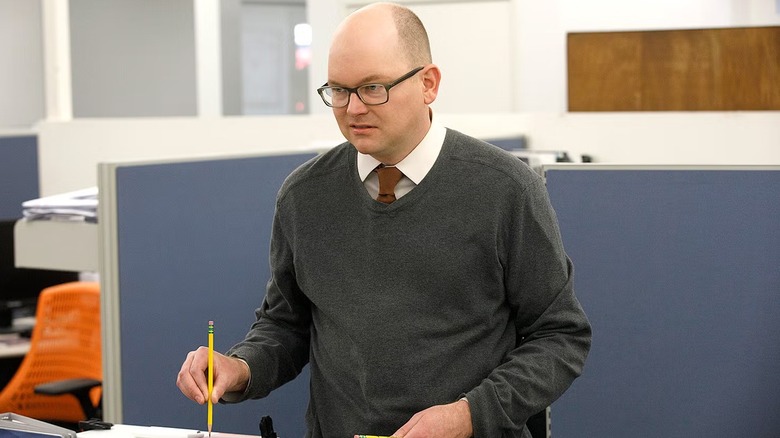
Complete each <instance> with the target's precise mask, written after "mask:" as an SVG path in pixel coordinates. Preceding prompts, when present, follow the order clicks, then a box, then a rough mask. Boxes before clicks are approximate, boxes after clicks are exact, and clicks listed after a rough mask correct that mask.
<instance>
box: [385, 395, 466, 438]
mask: <svg viewBox="0 0 780 438" xmlns="http://www.w3.org/2000/svg"><path fill="white" fill-rule="evenodd" d="M472 434H473V430H472V428H471V409H470V408H469V402H467V401H466V400H458V401H456V402H455V403H450V404H448V405H438V406H433V407H430V408H428V409H425V410H424V411H420V412H418V413H416V414H414V416H413V417H412V418H411V419H410V420H409V421H407V422H406V424H404V425H403V426H401V428H400V429H398V430H397V431H396V432H395V433H394V434H393V437H395V438H469V437H471V435H472Z"/></svg>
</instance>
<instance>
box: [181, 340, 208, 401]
mask: <svg viewBox="0 0 780 438" xmlns="http://www.w3.org/2000/svg"><path fill="white" fill-rule="evenodd" d="M207 368H208V348H206V347H199V348H198V349H197V350H195V351H190V352H189V353H188V354H187V358H186V359H185V360H184V363H183V364H182V366H181V369H180V370H179V374H178V375H177V376H176V386H177V387H178V388H179V390H180V391H181V392H182V394H184V395H185V396H186V397H187V398H189V399H190V400H193V401H194V402H196V403H198V404H204V403H206V398H207V397H208V395H207V393H208V382H207V381H206V370H207ZM214 368H215V369H216V368H217V367H216V366H214Z"/></svg>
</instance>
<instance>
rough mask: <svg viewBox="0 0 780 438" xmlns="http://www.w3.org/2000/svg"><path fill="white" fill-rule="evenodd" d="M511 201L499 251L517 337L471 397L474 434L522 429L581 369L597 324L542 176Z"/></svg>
mask: <svg viewBox="0 0 780 438" xmlns="http://www.w3.org/2000/svg"><path fill="white" fill-rule="evenodd" d="M519 199H520V200H519V201H518V200H517V199H514V200H512V201H509V202H510V203H509V204H508V205H514V207H512V208H509V209H508V213H507V214H508V216H509V217H508V218H507V220H506V227H505V228H506V229H505V230H503V232H502V237H501V238H499V241H500V242H503V243H499V250H500V253H501V254H505V256H504V257H505V259H504V260H502V263H503V266H504V271H505V273H504V276H505V284H506V296H507V300H508V301H509V303H510V305H511V306H512V309H513V312H514V313H515V314H516V319H515V328H516V333H517V342H516V347H515V348H514V350H512V351H510V352H509V353H508V354H507V355H506V357H505V360H504V362H503V363H502V364H500V365H499V366H498V367H497V368H495V369H494V370H493V371H492V372H491V373H490V375H488V376H487V377H486V378H485V379H484V380H483V381H482V382H481V383H480V384H479V385H478V386H477V387H475V388H473V389H472V390H470V391H469V392H468V393H467V394H466V396H467V398H468V400H469V405H470V407H471V413H472V423H473V428H474V437H475V438H486V437H500V436H521V433H522V430H523V428H524V425H525V422H526V420H527V419H528V417H530V416H531V415H533V414H536V413H537V412H540V411H541V410H543V409H544V408H546V407H547V406H549V405H550V404H551V403H552V402H553V401H555V400H556V399H557V398H558V397H560V396H561V395H562V394H563V392H564V391H565V390H566V389H567V388H568V387H569V386H570V385H571V383H572V382H573V380H574V379H575V378H576V377H578V376H579V375H580V374H581V373H582V369H583V365H584V362H585V359H586V357H587V354H588V351H589V349H590V343H591V327H590V324H589V322H588V320H587V317H586V316H585V313H584V311H583V309H582V307H581V306H580V303H579V302H578V300H577V298H576V297H575V295H574V291H573V286H572V275H573V267H572V263H571V261H570V260H569V258H568V257H567V255H566V254H565V252H564V250H563V245H562V242H561V236H560V231H559V228H558V223H557V218H556V217H555V213H554V211H553V209H552V206H551V205H550V202H549V199H548V195H547V191H546V189H545V187H544V185H543V182H542V181H541V179H539V180H537V181H536V182H535V183H534V184H532V185H531V186H530V187H528V188H527V189H526V190H525V191H523V192H522V195H521V197H520V198H519Z"/></svg>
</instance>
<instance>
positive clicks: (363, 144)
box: [349, 140, 378, 155]
mask: <svg viewBox="0 0 780 438" xmlns="http://www.w3.org/2000/svg"><path fill="white" fill-rule="evenodd" d="M349 142H350V143H352V146H354V147H355V149H357V151H358V152H359V153H361V154H363V155H372V154H374V153H376V152H377V150H378V148H377V146H376V144H375V143H374V142H368V141H365V140H357V141H354V140H350V141H349Z"/></svg>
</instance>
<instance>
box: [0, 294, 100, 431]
mask: <svg viewBox="0 0 780 438" xmlns="http://www.w3.org/2000/svg"><path fill="white" fill-rule="evenodd" d="M102 376H103V370H102V364H101V344H100V288H99V285H98V284H97V283H92V282H82V281H77V282H72V283H65V284H61V285H57V286H52V287H48V288H46V289H44V290H43V291H42V292H41V294H40V296H39V298H38V307H37V309H36V312H35V327H34V328H33V331H32V337H31V338H30V350H29V351H28V353H27V355H25V357H24V359H23V360H22V363H21V365H19V369H17V370H16V373H15V374H14V376H13V377H12V378H11V380H10V381H9V382H8V385H6V387H5V388H4V389H3V390H2V392H0V412H13V413H16V414H19V415H24V416H27V417H30V418H34V419H38V420H44V421H49V422H52V423H55V424H77V423H78V422H79V421H81V420H85V419H90V418H92V417H95V416H96V415H99V411H100V405H101V403H100V399H101V396H102V388H101V387H100V382H101V380H102ZM52 382H55V383H52ZM41 385H43V386H41ZM52 385H54V386H53V389H52ZM63 390H64V392H63ZM66 392H67V393H66ZM98 418H99V417H98Z"/></svg>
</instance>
